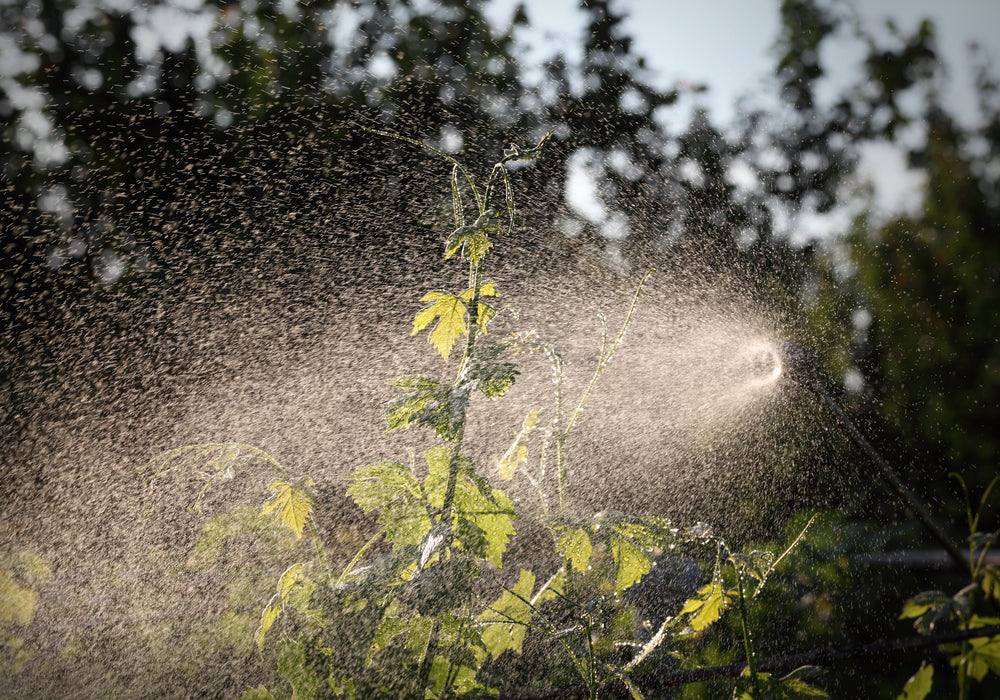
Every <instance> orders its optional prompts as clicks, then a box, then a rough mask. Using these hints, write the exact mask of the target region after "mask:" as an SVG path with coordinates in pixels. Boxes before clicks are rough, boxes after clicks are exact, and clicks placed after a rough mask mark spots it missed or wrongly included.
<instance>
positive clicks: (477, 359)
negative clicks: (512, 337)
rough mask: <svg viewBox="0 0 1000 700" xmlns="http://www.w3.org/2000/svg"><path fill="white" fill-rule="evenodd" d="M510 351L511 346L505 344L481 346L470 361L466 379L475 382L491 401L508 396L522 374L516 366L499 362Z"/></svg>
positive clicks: (511, 363)
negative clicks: (509, 390)
mask: <svg viewBox="0 0 1000 700" xmlns="http://www.w3.org/2000/svg"><path fill="white" fill-rule="evenodd" d="M508 349H509V346H508V345H507V344H505V343H494V344H489V345H480V346H478V347H477V348H476V349H475V350H474V351H473V354H472V357H471V358H470V360H469V364H468V368H467V369H466V377H467V378H468V379H469V380H470V381H475V382H476V385H477V386H478V388H479V390H480V391H481V392H482V393H483V394H484V395H485V396H487V397H489V398H491V399H495V398H499V397H501V396H503V395H504V394H506V393H507V390H508V389H510V388H511V387H512V386H514V380H515V379H516V378H517V376H518V374H520V372H518V369H517V365H516V364H514V363H513V362H502V361H500V360H499V357H500V355H502V354H503V353H504V352H505V351H507V350H508Z"/></svg>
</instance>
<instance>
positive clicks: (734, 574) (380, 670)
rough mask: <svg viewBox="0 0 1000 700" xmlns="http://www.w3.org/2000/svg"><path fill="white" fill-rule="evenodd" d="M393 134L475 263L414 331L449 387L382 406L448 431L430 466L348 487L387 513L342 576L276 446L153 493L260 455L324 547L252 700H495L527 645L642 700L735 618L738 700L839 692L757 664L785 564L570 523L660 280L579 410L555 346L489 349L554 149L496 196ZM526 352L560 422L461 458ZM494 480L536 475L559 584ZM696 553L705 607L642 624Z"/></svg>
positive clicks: (490, 187) (187, 459)
mask: <svg viewBox="0 0 1000 700" xmlns="http://www.w3.org/2000/svg"><path fill="white" fill-rule="evenodd" d="M376 133H379V134H381V135H383V136H390V137H393V138H398V139H401V140H403V141H405V142H408V143H411V144H414V145H417V146H421V147H424V148H428V149H429V150H431V151H433V152H434V153H436V154H437V155H438V156H440V157H442V158H445V159H447V160H448V161H450V162H451V164H452V166H453V167H452V171H451V197H452V204H453V207H452V209H453V212H454V220H455V229H454V231H453V232H452V233H451V235H450V236H449V237H448V238H447V240H446V243H445V246H444V257H445V259H446V260H454V259H459V260H461V261H463V262H464V263H465V265H466V266H467V268H468V282H467V285H468V286H467V287H466V288H465V289H457V290H455V289H452V290H442V289H437V290H433V291H429V292H426V293H425V294H424V295H423V296H422V298H421V299H420V301H421V303H422V304H423V308H421V309H420V311H418V312H417V314H416V316H415V318H414V320H413V328H412V335H417V334H421V333H428V336H429V343H430V345H431V346H432V347H433V349H434V350H435V351H436V352H437V353H438V354H439V355H440V356H441V358H442V360H443V361H444V362H445V366H446V368H451V370H452V371H451V374H450V378H448V379H440V378H438V377H431V376H424V375H407V376H402V377H398V378H396V379H394V380H392V382H391V384H392V385H393V386H394V387H396V388H397V389H398V390H399V394H398V395H397V396H396V398H394V399H393V400H392V401H391V402H390V403H389V404H388V406H387V408H386V410H385V419H386V422H387V425H388V430H389V431H395V430H403V429H421V430H425V431H431V432H433V434H434V435H435V438H436V440H437V441H438V444H436V445H434V446H433V447H430V448H429V449H427V450H426V451H425V452H424V453H423V454H422V455H421V456H420V458H418V457H417V456H415V455H414V454H412V453H410V454H409V456H408V457H407V458H405V459H403V460H400V461H395V460H387V461H382V462H378V463H375V464H369V465H367V466H363V467H361V468H359V469H357V470H356V471H354V472H353V473H352V474H351V475H350V476H349V477H348V481H349V486H348V488H347V493H348V495H349V496H350V497H351V498H352V499H353V500H354V502H355V503H356V504H357V505H358V507H360V508H361V510H363V511H364V512H365V513H373V514H377V522H378V526H379V527H378V530H377V532H375V533H374V534H373V535H372V536H371V538H370V539H369V540H368V541H367V542H366V543H365V544H364V545H363V546H361V547H360V548H359V549H358V551H357V553H356V554H355V555H354V556H353V558H352V559H351V560H350V562H349V563H348V564H347V566H346V567H345V568H344V569H343V570H332V568H331V565H330V559H331V557H329V556H327V549H326V547H325V546H324V542H323V540H322V537H321V535H320V531H319V529H318V528H317V526H316V524H315V523H314V520H313V518H314V512H313V506H314V492H313V489H312V487H313V486H314V485H315V484H314V482H313V480H312V479H310V478H309V477H308V476H299V477H296V476H295V475H293V474H292V473H290V472H289V471H288V470H286V469H285V468H284V467H283V466H282V465H281V464H279V463H278V462H277V461H276V460H275V459H274V458H272V457H271V456H270V455H268V454H266V453H264V452H262V451H261V450H259V449H257V448H254V447H252V446H249V445H242V444H236V443H225V444H220V443H209V444H202V445H191V446H186V447H181V448H178V449H175V450H172V451H170V452H167V453H164V454H163V455H160V456H159V457H157V458H156V459H154V460H153V463H152V465H151V469H152V474H153V478H155V477H158V476H162V475H164V474H166V473H167V472H170V471H173V470H175V469H177V468H180V467H184V466H189V465H194V464H198V465H205V464H208V465H209V468H210V470H209V472H208V478H207V479H206V484H205V489H208V488H209V487H210V486H211V485H213V484H215V483H219V482H222V481H225V480H227V479H229V478H231V477H232V474H233V469H234V468H235V466H236V465H237V464H239V463H245V462H246V460H248V459H252V460H255V461H256V462H257V463H259V464H263V465H266V466H268V467H269V468H270V469H271V470H272V471H273V472H274V473H275V478H274V479H273V480H272V481H271V483H270V490H271V493H272V495H271V498H270V499H269V500H268V501H267V502H266V503H265V505H264V506H263V512H264V513H265V514H268V513H270V514H273V516H274V518H275V519H276V521H277V522H278V523H280V524H282V525H284V526H287V527H288V528H290V529H291V530H292V531H293V532H294V534H295V537H296V538H303V537H306V538H308V540H310V541H311V544H312V546H311V549H310V551H311V552H312V555H311V558H309V559H308V560H305V561H297V562H294V563H292V564H290V565H289V566H287V568H285V570H284V572H283V573H282V574H281V575H280V576H279V577H278V580H277V581H276V584H275V587H274V591H273V594H272V595H271V597H270V599H269V600H267V601H266V603H265V604H264V606H263V610H262V612H261V616H260V622H259V625H258V627H257V630H256V633H255V639H256V642H257V645H258V646H259V648H260V649H261V650H262V651H263V650H264V648H265V646H266V645H273V646H274V647H275V648H276V649H275V652H276V653H275V657H276V663H277V673H278V675H279V676H280V678H281V679H283V684H280V685H277V686H275V687H271V688H266V687H264V686H259V687H257V688H250V689H248V690H247V691H246V692H245V693H244V695H243V697H244V698H245V699H247V700H250V699H253V698H289V697H291V698H297V699H298V698H316V697H349V698H371V697H381V696H384V697H412V698H439V697H453V696H463V695H464V696H481V695H489V694H495V693H496V692H498V688H497V687H496V686H497V685H500V683H498V682H497V680H496V679H497V678H498V677H499V676H500V675H501V674H498V673H497V671H496V669H497V668H503V667H504V666H503V664H504V663H505V661H506V660H509V659H513V658H516V657H517V656H519V655H521V654H522V653H523V652H524V651H525V650H526V649H529V648H530V649H531V650H534V652H533V653H538V654H545V658H544V665H545V667H546V668H548V669H550V673H549V677H548V678H547V679H546V680H545V682H546V683H548V684H549V685H550V686H551V685H554V684H558V683H570V684H575V685H576V686H577V687H579V688H580V689H582V694H583V695H584V696H587V697H591V698H593V697H596V696H597V695H598V693H599V692H600V691H601V690H602V689H604V688H607V687H609V685H612V684H613V685H616V686H617V687H618V689H619V691H621V690H627V692H629V693H630V694H631V695H632V696H633V697H643V695H644V693H645V692H647V691H648V687H649V686H648V683H647V681H648V679H649V678H650V677H651V672H652V671H655V670H657V669H660V668H662V667H663V666H664V664H673V665H676V664H678V663H681V664H684V663H686V657H685V655H684V653H683V650H684V649H685V644H686V643H688V642H689V641H690V640H691V639H692V638H694V637H696V636H697V635H699V634H700V633H702V632H703V630H705V629H706V628H708V627H709V626H710V625H712V624H713V623H714V622H716V621H717V620H718V619H719V618H720V617H721V616H722V615H723V614H724V612H725V611H726V610H727V609H730V608H732V609H733V610H735V611H736V612H737V613H738V614H739V616H740V619H741V620H742V622H743V632H744V648H745V652H746V661H747V669H746V672H745V673H744V676H743V677H742V678H740V679H739V680H738V681H737V687H736V688H735V690H734V693H735V694H736V695H737V696H738V697H740V698H763V697H772V696H773V697H817V696H825V694H824V693H822V691H819V690H817V689H815V688H812V687H811V686H809V685H807V684H806V682H805V681H804V680H803V675H804V674H803V673H802V672H795V673H793V674H790V675H789V676H786V677H784V678H780V679H779V678H771V677H770V676H769V675H768V674H766V673H760V672H758V671H757V670H756V668H755V664H754V659H755V656H756V652H755V648H754V643H753V635H752V633H751V630H750V629H749V627H748V619H749V617H748V613H747V609H748V607H749V606H750V605H752V604H753V600H754V598H755V597H756V596H757V594H758V593H759V592H760V591H761V589H762V588H763V586H764V585H765V583H766V582H767V580H768V576H769V575H770V574H771V573H772V572H773V571H774V569H775V567H776V566H777V565H778V563H779V562H780V561H781V559H782V558H783V557H784V554H782V555H781V556H775V555H774V554H772V553H769V552H751V553H749V554H743V553H740V552H736V551H733V550H731V549H730V548H729V547H728V546H727V545H726V543H725V542H723V541H722V540H721V539H719V538H717V537H716V536H715V535H714V534H713V533H712V531H711V529H710V528H709V527H708V526H706V525H704V524H698V525H695V526H693V527H688V528H680V527H677V526H675V525H674V524H673V523H672V522H671V521H669V520H667V519H666V518H663V517H658V516H648V515H646V516H632V515H627V514H624V513H617V512H602V513H599V514H596V515H588V514H581V513H577V512H574V511H573V510H571V508H570V498H569V483H568V477H567V474H568V468H567V450H566V445H567V441H568V439H569V438H570V435H571V433H572V431H573V430H574V428H575V427H576V426H577V424H578V418H579V416H580V413H581V411H582V410H583V408H584V404H585V403H586V401H587V399H588V397H589V396H590V394H591V392H592V390H593V389H594V387H595V386H596V384H597V383H598V381H599V379H600V377H601V376H602V374H603V373H604V371H605V370H606V369H607V367H608V366H609V364H610V363H611V361H612V358H613V357H614V354H615V352H616V350H617V349H618V348H619V346H620V345H621V343H622V340H623V338H624V335H625V332H626V329H627V328H628V326H629V324H630V323H631V321H632V317H633V312H634V311H635V308H636V305H637V303H638V301H639V297H640V295H641V292H642V288H643V285H644V284H645V282H646V280H647V279H648V277H649V275H650V274H651V273H647V274H646V276H645V277H643V279H642V281H641V282H640V284H639V286H638V289H637V290H636V293H635V296H634V297H633V299H632V304H631V307H630V308H629V310H628V313H627V315H626V317H625V320H624V323H623V325H622V328H621V330H620V332H619V333H617V334H616V335H611V334H609V332H608V328H607V323H606V321H605V319H604V318H603V317H602V318H601V323H602V326H603V329H604V331H603V340H602V348H601V353H600V358H599V360H598V362H597V366H596V367H595V368H594V372H593V375H592V376H591V379H590V381H589V383H588V384H587V385H586V387H585V389H584V391H583V392H582V393H581V395H580V396H579V397H578V398H577V399H576V400H575V401H572V402H570V401H568V400H567V397H566V396H565V395H564V394H565V392H564V385H563V369H564V361H563V359H562V357H561V356H560V354H559V352H558V351H557V349H556V348H554V347H552V346H551V345H548V344H546V343H544V342H541V341H540V340H539V339H538V338H537V336H536V335H535V334H534V333H532V332H528V333H512V334H511V335H509V336H508V337H506V338H503V339H499V340H497V339H494V337H493V336H491V335H489V333H488V331H489V329H490V324H491V322H492V321H493V320H494V318H495V317H496V315H497V313H498V308H497V306H496V304H497V300H498V299H500V298H501V293H500V290H499V289H498V288H497V286H496V284H495V283H494V282H492V281H491V280H490V279H489V277H488V274H487V262H488V261H489V260H490V259H491V255H492V254H493V253H494V252H495V251H496V248H497V247H499V245H500V244H501V242H502V240H503V239H504V237H505V236H509V235H510V234H511V233H512V232H513V229H514V226H515V221H516V217H515V209H514V197H513V187H512V184H511V180H510V177H509V173H508V170H507V166H508V165H509V164H511V163H514V162H517V161H526V160H533V159H535V158H537V157H538V156H539V155H540V153H541V151H542V148H543V146H544V144H545V142H546V141H547V140H548V138H549V135H548V134H546V135H545V136H544V137H543V138H542V139H541V140H540V141H539V142H538V143H537V144H536V145H535V146H534V147H533V148H528V149H523V148H519V147H518V146H516V145H512V146H511V147H510V148H509V149H507V150H505V151H504V154H503V157H502V158H501V159H500V160H499V162H497V163H496V164H495V165H494V166H493V168H492V170H491V171H490V173H489V176H488V178H487V180H486V183H485V186H483V187H480V186H479V185H477V184H476V182H475V180H474V179H473V178H472V176H471V175H470V174H469V172H468V171H467V170H466V169H465V168H464V167H463V166H462V164H461V163H459V162H458V161H457V160H456V159H454V158H453V157H452V156H450V155H447V154H445V153H442V152H440V151H437V150H436V149H433V148H431V147H429V146H426V145H425V144H422V143H419V142H417V141H413V140H411V139H408V138H405V137H402V136H398V135H395V134H388V133H385V132H376ZM470 210H471V212H472V214H471V215H469V211H470ZM501 212H502V214H501ZM524 353H543V354H544V355H545V356H546V357H547V358H548V360H549V362H550V363H551V366H552V371H553V373H554V377H555V380H556V381H555V386H556V390H555V400H554V406H551V407H549V408H548V409H547V410H545V409H534V410H532V411H530V412H529V413H528V415H527V416H526V417H525V419H524V422H523V425H522V428H521V430H520V431H519V433H518V434H517V435H516V436H514V439H513V441H512V442H511V443H510V446H509V448H507V449H506V451H505V452H503V456H502V457H501V458H500V459H499V460H498V461H497V463H496V464H495V465H491V467H490V469H485V468H484V467H483V466H481V465H476V464H475V463H474V462H473V460H472V459H471V458H470V457H469V456H468V454H467V453H466V450H465V449H464V436H465V429H466V423H467V419H468V414H469V410H470V399H471V397H472V395H473V394H474V392H480V393H482V394H483V395H485V396H486V397H487V398H489V399H500V398H501V397H503V396H504V395H505V394H506V393H507V392H508V390H509V389H510V388H511V386H513V384H514V382H515V381H516V380H517V378H518V377H519V370H518V365H517V362H516V360H517V359H518V357H519V356H520V355H522V354H524ZM456 358H457V362H456V361H455V359H456ZM485 405H487V406H488V405H489V404H485ZM553 459H554V461H555V472H556V480H557V488H558V492H557V494H555V496H556V498H555V499H552V500H554V501H556V502H557V504H558V505H557V506H550V505H549V504H550V498H549V496H550V494H548V493H546V489H545V485H546V479H545V473H546V469H547V468H551V462H552V461H553ZM490 477H498V478H499V479H500V480H501V481H505V482H506V481H510V480H512V479H514V478H523V479H524V480H526V481H527V482H528V483H529V484H530V485H531V486H532V487H534V489H535V490H536V491H537V493H538V496H539V502H540V503H541V514H540V516H532V517H540V518H541V521H542V522H541V524H542V525H543V527H544V528H545V531H547V532H548V533H549V535H550V536H551V538H550V539H551V545H552V556H551V557H550V558H549V559H550V560H551V561H552V562H556V563H554V564H552V565H550V566H549V567H548V568H547V569H545V568H541V567H540V568H538V569H528V568H520V569H519V570H518V571H517V572H511V571H507V570H505V569H504V563H505V562H504V555H505V553H506V551H507V548H508V544H509V542H510V540H511V538H512V537H514V536H515V534H516V524H517V522H518V518H519V517H526V516H525V514H524V513H520V512H519V511H518V508H517V507H516V505H515V502H514V501H513V500H512V499H511V498H510V497H509V496H508V495H507V493H505V492H504V490H502V489H500V488H497V487H496V486H495V485H494V484H492V483H491V482H490V480H489V479H490ZM203 494H204V490H203V491H202V494H201V495H203ZM201 495H200V496H199V501H200V498H201ZM807 527H808V526H807ZM804 533H805V530H803V533H802V534H800V535H799V537H798V538H796V540H795V541H794V542H793V544H792V546H794V544H795V543H797V542H798V541H799V539H801V537H802V536H803V535H804ZM790 549H791V547H789V550H790ZM295 551H297V552H300V553H301V552H302V551H303V550H302V549H297V550H295ZM786 553H787V551H786ZM682 555H683V556H685V557H699V556H700V557H702V558H703V559H704V561H705V569H706V572H707V573H706V576H705V579H704V580H703V581H702V582H701V583H704V585H702V586H701V587H700V588H698V584H695V586H693V587H692V590H691V591H690V593H691V594H693V595H691V597H690V599H688V600H687V602H686V603H683V604H680V605H677V606H675V609H674V610H673V611H672V613H671V614H669V615H666V616H665V617H664V618H663V619H657V620H640V619H638V618H637V612H636V609H635V606H632V605H630V604H629V603H628V602H627V600H626V599H627V593H628V591H629V589H631V588H633V587H634V586H635V585H636V584H637V583H639V582H640V581H641V580H642V579H643V577H644V576H646V575H647V574H649V573H650V571H652V569H653V567H654V566H655V564H656V561H657V559H658V557H661V556H682ZM705 581H707V582H705ZM529 637H530V638H531V639H532V640H533V641H532V643H531V645H529V644H528V642H527V640H528V639H529ZM550 652H551V653H550ZM491 669H492V671H491ZM501 673H502V672H501ZM511 682H514V683H516V682H518V681H517V680H516V679H515V680H514V681H511V680H510V679H507V683H508V686H507V689H508V690H509V689H510V686H509V683H511ZM517 689H518V688H517V687H516V686H514V690H517Z"/></svg>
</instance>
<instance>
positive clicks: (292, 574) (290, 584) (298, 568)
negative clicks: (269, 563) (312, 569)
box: [278, 564, 305, 602]
mask: <svg viewBox="0 0 1000 700" xmlns="http://www.w3.org/2000/svg"><path fill="white" fill-rule="evenodd" d="M304 568H305V567H304V566H303V565H302V564H292V565H291V566H289V567H288V568H287V569H285V573H283V574H282V575H281V578H279V579H278V597H279V598H280V599H281V601H282V602H285V601H286V600H288V594H289V593H291V592H292V588H294V587H295V584H296V583H298V582H299V580H300V579H301V578H302V570H303V569H304Z"/></svg>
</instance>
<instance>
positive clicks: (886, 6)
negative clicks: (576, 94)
mask: <svg viewBox="0 0 1000 700" xmlns="http://www.w3.org/2000/svg"><path fill="white" fill-rule="evenodd" d="M518 1H519V0H492V2H491V3H490V6H491V9H490V14H491V15H492V16H493V17H495V18H497V19H501V18H509V17H510V14H511V12H513V8H514V7H515V6H516V5H517V3H518ZM578 5H579V2H578V0H536V1H535V2H529V3H526V6H527V12H528V16H529V18H530V20H531V23H532V25H533V27H534V29H533V31H532V32H531V34H530V36H529V37H527V39H528V41H529V42H531V43H532V45H533V49H532V52H531V53H530V54H529V57H528V60H529V61H530V60H541V59H542V58H543V57H545V56H547V55H551V54H552V53H554V52H555V51H556V50H558V49H562V50H563V51H565V52H566V53H567V54H569V55H570V57H571V58H573V57H577V56H579V52H580V41H579V39H580V37H581V35H582V33H583V31H584V29H585V16H584V14H583V12H581V11H580V10H579V9H578ZM619 6H620V7H624V8H627V9H628V14H629V15H630V16H629V18H628V20H627V21H626V23H625V27H626V29H627V31H628V32H629V33H630V34H631V35H632V37H633V38H634V40H635V49H636V51H637V53H638V54H640V55H643V56H645V57H646V58H647V61H648V65H649V67H650V69H651V70H652V71H653V74H654V75H655V76H657V78H654V81H653V82H654V84H658V85H660V86H663V87H667V86H670V85H673V84H674V83H675V82H676V81H679V80H680V81H690V82H704V83H706V84H707V85H709V86H710V88H711V92H709V93H708V94H707V95H704V96H700V97H698V98H697V99H698V100H699V101H700V102H701V103H702V104H705V105H706V106H708V107H709V108H710V109H711V110H712V112H713V114H715V115H716V116H717V117H718V118H719V119H720V120H721V121H727V120H728V119H729V118H731V117H732V116H733V115H734V113H735V110H734V107H735V104H736V99H737V98H738V97H741V96H744V95H747V94H751V95H753V94H754V93H758V94H759V93H761V92H762V91H763V88H764V87H765V80H766V79H767V77H768V74H769V71H770V69H771V67H772V66H773V65H774V60H773V56H772V54H771V51H772V44H773V42H774V40H775V38H776V36H777V33H778V28H779V15H778V8H779V2H778V0H769V1H765V0H705V1H704V2H691V1H690V0H619ZM853 6H854V7H855V8H856V10H857V12H858V16H859V17H860V19H861V21H862V22H863V23H864V26H865V27H866V28H868V29H869V30H878V31H879V33H880V34H882V35H884V32H882V31H881V30H880V28H881V27H882V25H883V24H884V19H885V18H891V19H893V20H894V21H895V22H896V24H897V25H898V26H899V27H900V29H902V30H903V31H904V32H908V31H912V30H914V29H915V28H916V27H917V26H918V24H919V21H920V19H921V18H924V17H928V18H930V19H932V20H933V21H934V23H935V25H936V28H937V31H938V42H939V46H940V49H941V52H942V54H943V55H944V57H945V60H946V61H947V63H948V64H949V65H950V66H952V67H953V71H952V76H951V78H952V79H951V80H949V82H948V85H947V86H946V89H947V90H948V96H949V99H950V100H952V101H957V102H955V104H956V105H957V106H958V108H959V111H960V112H961V113H969V112H970V111H971V110H972V107H973V106H974V103H973V101H972V99H973V98H972V92H971V85H970V82H969V76H970V71H969V70H968V66H969V62H968V53H967V51H966V46H967V44H968V42H969V41H970V40H976V41H978V42H979V43H980V44H982V45H983V46H984V47H986V48H987V49H988V51H989V53H990V55H991V57H992V58H993V59H994V61H996V62H1000V0H952V1H950V2H947V3H942V2H940V1H939V0H868V1H867V2H865V1H858V2H855V3H853ZM847 7H848V6H847V5H846V4H845V6H844V9H845V10H846V8H847ZM826 51H827V52H826V54H825V55H824V57H823V58H824V59H827V60H826V61H825V64H826V65H827V67H828V68H829V70H830V74H831V78H832V79H833V80H834V81H837V82H846V81H847V80H849V79H850V78H851V77H852V74H855V73H856V71H857V70H858V67H859V61H860V59H861V56H862V51H863V47H862V46H861V45H860V44H858V43H857V42H856V41H853V40H851V39H850V38H848V37H842V38H840V39H839V40H837V41H835V42H833V43H831V44H830V45H829V46H828V47H827V50H826Z"/></svg>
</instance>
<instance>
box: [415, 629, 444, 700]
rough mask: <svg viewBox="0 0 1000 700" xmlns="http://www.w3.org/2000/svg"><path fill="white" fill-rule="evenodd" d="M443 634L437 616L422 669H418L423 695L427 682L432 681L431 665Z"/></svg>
mask: <svg viewBox="0 0 1000 700" xmlns="http://www.w3.org/2000/svg"><path fill="white" fill-rule="evenodd" d="M440 634H441V623H440V622H438V619H437V618H436V617H435V618H434V622H433V624H432V626H431V638H430V641H428V642H427V651H426V652H424V660H423V661H421V662H420V669H419V670H418V672H417V673H418V676H417V678H418V682H419V686H418V687H419V688H420V691H421V697H423V693H424V692H425V691H426V689H427V684H428V683H429V682H430V678H431V666H433V665H434V657H435V656H437V648H438V641H439V637H440Z"/></svg>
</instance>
